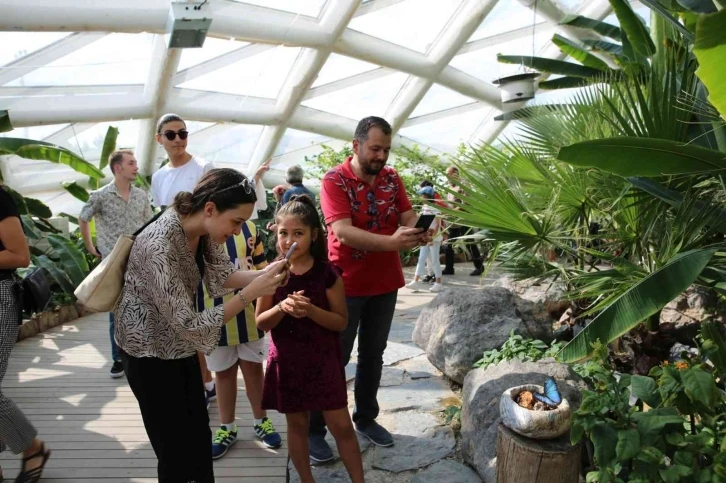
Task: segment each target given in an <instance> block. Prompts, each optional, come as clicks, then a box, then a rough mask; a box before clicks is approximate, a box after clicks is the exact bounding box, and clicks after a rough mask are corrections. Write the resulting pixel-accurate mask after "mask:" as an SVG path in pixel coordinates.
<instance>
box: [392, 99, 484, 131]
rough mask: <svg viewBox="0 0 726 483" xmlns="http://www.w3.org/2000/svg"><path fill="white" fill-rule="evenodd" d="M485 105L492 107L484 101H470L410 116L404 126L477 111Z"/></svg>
mask: <svg viewBox="0 0 726 483" xmlns="http://www.w3.org/2000/svg"><path fill="white" fill-rule="evenodd" d="M485 107H491V106H489V104H485V103H483V102H470V103H469V104H464V105H462V106H456V107H450V108H448V109H443V110H441V111H436V112H432V113H429V114H424V115H422V116H416V117H410V118H408V120H406V122H405V123H404V124H403V127H411V126H417V125H419V124H426V123H427V122H433V121H438V120H439V119H444V118H447V117H451V116H458V115H459V114H466V113H467V112H471V111H476V110H479V109H483V108H485Z"/></svg>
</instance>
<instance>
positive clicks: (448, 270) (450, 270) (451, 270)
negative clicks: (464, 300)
mask: <svg viewBox="0 0 726 483" xmlns="http://www.w3.org/2000/svg"><path fill="white" fill-rule="evenodd" d="M453 274H454V269H453V268H447V269H444V271H443V272H441V275H453Z"/></svg>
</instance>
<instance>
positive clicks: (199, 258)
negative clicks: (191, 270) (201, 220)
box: [194, 236, 207, 278]
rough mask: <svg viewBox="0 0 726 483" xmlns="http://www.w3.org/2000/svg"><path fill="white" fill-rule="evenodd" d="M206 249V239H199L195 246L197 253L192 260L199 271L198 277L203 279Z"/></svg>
mask: <svg viewBox="0 0 726 483" xmlns="http://www.w3.org/2000/svg"><path fill="white" fill-rule="evenodd" d="M206 247H207V237H206V236H202V237H199V244H198V245H197V253H196V255H195V256H194V259H195V260H196V262H197V268H198V269H199V275H201V277H202V278H204V251H205V250H206Z"/></svg>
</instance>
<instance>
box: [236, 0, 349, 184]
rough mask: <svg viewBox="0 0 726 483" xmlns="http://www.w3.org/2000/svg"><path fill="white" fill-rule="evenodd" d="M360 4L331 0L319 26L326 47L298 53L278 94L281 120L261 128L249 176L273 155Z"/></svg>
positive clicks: (249, 166) (343, 0)
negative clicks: (325, 38) (291, 118)
mask: <svg viewBox="0 0 726 483" xmlns="http://www.w3.org/2000/svg"><path fill="white" fill-rule="evenodd" d="M359 3H360V0H331V1H330V2H328V4H327V6H326V7H325V11H324V12H323V14H322V17H321V19H320V29H321V30H322V31H324V32H328V33H329V39H328V42H327V46H326V47H324V48H320V49H303V50H302V52H301V53H300V55H299V56H298V58H297V60H296V61H295V64H294V65H293V68H292V70H291V72H290V74H289V75H288V76H287V78H286V79H285V83H284V84H283V86H282V88H281V89H280V95H279V96H278V97H277V103H276V110H277V112H278V113H279V116H280V118H281V123H280V124H279V125H276V126H266V127H265V128H264V129H263V130H262V134H261V135H260V138H259V139H258V142H257V145H256V146H255V150H254V152H253V153H252V158H251V159H250V162H249V164H248V168H247V170H248V175H250V176H252V175H253V174H254V173H255V171H257V169H258V168H259V167H260V165H261V164H262V163H264V162H265V161H266V160H267V159H269V158H270V157H272V154H273V153H274V152H275V148H276V147H277V145H278V144H279V142H280V140H281V139H282V137H283V136H284V134H285V130H286V127H287V123H288V121H289V119H290V117H291V116H292V114H293V113H294V112H295V110H296V109H297V108H298V106H299V105H300V102H302V100H303V99H305V95H306V94H307V92H308V91H309V90H310V86H311V85H312V84H313V82H315V79H316V78H317V76H318V73H319V72H320V69H322V68H323V66H324V65H325V62H326V61H327V60H328V57H330V53H331V52H332V47H331V46H332V44H333V42H335V40H337V39H338V38H339V37H340V36H341V35H342V33H343V31H345V28H346V26H347V25H348V23H349V22H350V20H351V18H353V14H355V11H356V10H357V9H358V4H359Z"/></svg>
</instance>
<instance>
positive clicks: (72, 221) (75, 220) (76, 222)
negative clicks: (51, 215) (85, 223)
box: [58, 212, 78, 225]
mask: <svg viewBox="0 0 726 483" xmlns="http://www.w3.org/2000/svg"><path fill="white" fill-rule="evenodd" d="M58 216H63V217H65V218H68V221H70V222H71V223H73V224H74V225H77V224H78V218H77V217H75V216H73V215H69V214H68V213H65V212H60V213H58Z"/></svg>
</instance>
